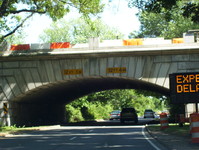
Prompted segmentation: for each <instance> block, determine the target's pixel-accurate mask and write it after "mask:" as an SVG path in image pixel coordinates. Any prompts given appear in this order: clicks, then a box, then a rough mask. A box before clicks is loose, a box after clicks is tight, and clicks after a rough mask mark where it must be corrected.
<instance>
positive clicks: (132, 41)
mask: <svg viewBox="0 0 199 150" xmlns="http://www.w3.org/2000/svg"><path fill="white" fill-rule="evenodd" d="M123 45H124V46H128V45H143V39H127V40H123Z"/></svg>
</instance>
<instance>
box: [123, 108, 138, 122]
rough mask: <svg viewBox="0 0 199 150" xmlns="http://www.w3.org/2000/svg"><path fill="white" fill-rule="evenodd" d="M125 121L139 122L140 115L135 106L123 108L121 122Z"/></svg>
mask: <svg viewBox="0 0 199 150" xmlns="http://www.w3.org/2000/svg"><path fill="white" fill-rule="evenodd" d="M125 121H134V122H135V123H138V116H137V113H136V110H135V109H134V108H123V109H122V111H121V113H120V122H121V123H124V122H125Z"/></svg>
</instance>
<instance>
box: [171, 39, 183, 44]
mask: <svg viewBox="0 0 199 150" xmlns="http://www.w3.org/2000/svg"><path fill="white" fill-rule="evenodd" d="M172 43H173V44H178V43H184V39H183V38H173V39H172Z"/></svg>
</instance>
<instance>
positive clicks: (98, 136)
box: [0, 124, 166, 150]
mask: <svg viewBox="0 0 199 150" xmlns="http://www.w3.org/2000/svg"><path fill="white" fill-rule="evenodd" d="M66 149H67V150H92V149H96V150H100V149H103V150H146V149H147V150H166V149H165V148H164V147H162V146H161V145H159V144H158V143H156V141H155V140H154V139H152V138H151V137H150V136H149V135H148V133H147V132H145V128H144V126H143V125H128V124H127V125H123V126H61V127H54V128H50V129H45V130H40V131H33V132H29V133H28V132H27V133H23V134H21V135H11V136H7V137H1V138H0V150H66Z"/></svg>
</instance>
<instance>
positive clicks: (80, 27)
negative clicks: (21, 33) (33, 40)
mask: <svg viewBox="0 0 199 150" xmlns="http://www.w3.org/2000/svg"><path fill="white" fill-rule="evenodd" d="M90 37H100V39H101V40H111V39H116V38H117V37H119V38H122V37H123V34H122V33H120V32H119V31H118V30H117V29H116V28H111V27H109V26H108V25H106V24H104V23H103V22H102V21H101V20H100V19H95V20H93V21H92V20H90V19H88V18H87V17H86V18H85V17H84V18H78V19H71V20H67V21H66V20H64V19H61V20H58V21H57V22H53V23H52V24H51V26H50V28H48V29H45V30H44V31H43V33H42V34H41V35H40V41H42V42H65V41H69V42H71V43H73V44H76V43H87V42H88V38H90Z"/></svg>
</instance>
